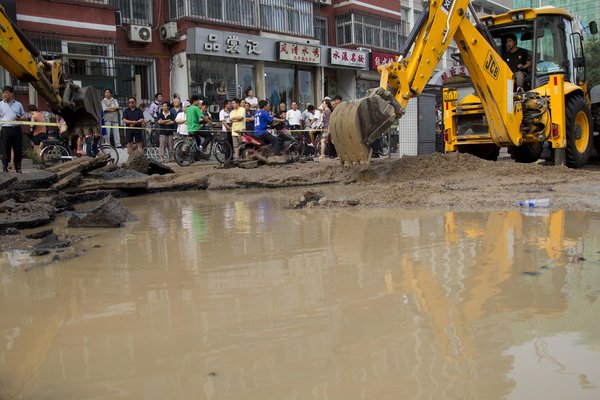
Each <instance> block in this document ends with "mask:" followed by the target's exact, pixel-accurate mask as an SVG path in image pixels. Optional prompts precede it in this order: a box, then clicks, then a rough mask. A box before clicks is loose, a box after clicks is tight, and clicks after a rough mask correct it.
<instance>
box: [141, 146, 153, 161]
mask: <svg viewBox="0 0 600 400" xmlns="http://www.w3.org/2000/svg"><path fill="white" fill-rule="evenodd" d="M153 153H154V147H144V150H142V154H143V155H144V157H146V158H148V159H154V154H153Z"/></svg>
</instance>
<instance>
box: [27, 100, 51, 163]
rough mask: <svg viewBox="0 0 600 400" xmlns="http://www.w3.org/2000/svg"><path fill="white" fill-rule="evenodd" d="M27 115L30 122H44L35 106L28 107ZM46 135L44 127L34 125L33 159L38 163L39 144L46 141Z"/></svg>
mask: <svg viewBox="0 0 600 400" xmlns="http://www.w3.org/2000/svg"><path fill="white" fill-rule="evenodd" d="M29 113H30V114H31V122H46V117H44V114H42V113H41V112H39V111H38V109H37V106H36V105H35V104H30V105H29ZM47 139H48V135H47V134H46V127H45V126H43V125H36V126H34V127H33V152H34V154H35V159H36V160H38V161H40V144H41V143H42V141H43V140H47Z"/></svg>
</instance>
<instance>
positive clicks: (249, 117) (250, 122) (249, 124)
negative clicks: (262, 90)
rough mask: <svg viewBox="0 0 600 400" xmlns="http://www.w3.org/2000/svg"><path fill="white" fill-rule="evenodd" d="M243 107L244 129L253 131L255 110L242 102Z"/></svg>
mask: <svg viewBox="0 0 600 400" xmlns="http://www.w3.org/2000/svg"><path fill="white" fill-rule="evenodd" d="M244 108H245V109H246V131H248V132H254V114H255V112H254V111H252V108H250V104H248V103H246V102H244Z"/></svg>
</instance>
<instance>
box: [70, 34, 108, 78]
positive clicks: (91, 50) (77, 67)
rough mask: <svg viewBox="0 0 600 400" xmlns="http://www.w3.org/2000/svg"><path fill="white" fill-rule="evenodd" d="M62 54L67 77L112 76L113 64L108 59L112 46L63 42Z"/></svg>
mask: <svg viewBox="0 0 600 400" xmlns="http://www.w3.org/2000/svg"><path fill="white" fill-rule="evenodd" d="M63 52H64V53H67V54H69V56H67V57H65V60H64V62H65V63H66V66H67V68H66V71H67V73H68V74H69V76H72V77H76V76H78V75H83V76H86V75H87V76H113V69H114V63H113V62H112V60H109V59H108V56H109V53H112V46H110V48H109V46H108V45H105V44H93V43H78V42H65V43H63Z"/></svg>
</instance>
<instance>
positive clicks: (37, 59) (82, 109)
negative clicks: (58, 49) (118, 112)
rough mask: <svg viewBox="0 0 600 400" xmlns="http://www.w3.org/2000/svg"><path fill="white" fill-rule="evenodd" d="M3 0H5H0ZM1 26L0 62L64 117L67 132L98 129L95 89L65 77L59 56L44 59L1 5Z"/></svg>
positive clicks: (0, 2) (99, 110)
mask: <svg viewBox="0 0 600 400" xmlns="http://www.w3.org/2000/svg"><path fill="white" fill-rule="evenodd" d="M3 3H6V0H0V4H3ZM9 5H10V4H9ZM0 26H1V27H2V29H1V30H0V65H2V66H3V67H4V68H5V69H6V70H7V71H8V72H9V73H10V74H11V75H12V76H14V77H15V78H17V79H19V80H21V81H23V82H29V83H31V85H32V86H33V87H34V88H35V89H36V90H37V92H38V94H39V95H40V96H42V97H43V98H44V99H45V100H46V101H47V102H48V105H49V106H50V108H51V109H52V112H54V113H55V114H58V115H60V116H61V117H62V118H63V119H64V120H65V122H66V124H67V129H68V131H69V133H73V134H77V133H80V132H86V133H88V132H100V129H101V128H100V113H101V107H100V97H99V96H98V93H97V91H96V89H95V88H93V87H86V88H80V87H79V86H77V85H75V84H74V83H72V82H69V81H65V80H64V79H63V76H62V73H61V62H60V60H51V61H46V60H44V58H43V57H42V55H41V54H40V52H39V50H38V49H37V48H36V47H35V46H34V45H33V43H31V41H30V40H29V39H28V38H27V37H26V36H25V34H24V33H23V32H22V31H21V30H20V29H19V27H17V25H16V24H15V23H14V22H13V21H12V20H11V18H10V17H9V15H8V14H7V11H6V9H5V8H4V7H3V6H2V5H0Z"/></svg>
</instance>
